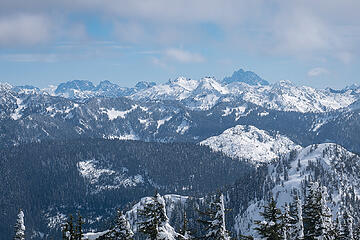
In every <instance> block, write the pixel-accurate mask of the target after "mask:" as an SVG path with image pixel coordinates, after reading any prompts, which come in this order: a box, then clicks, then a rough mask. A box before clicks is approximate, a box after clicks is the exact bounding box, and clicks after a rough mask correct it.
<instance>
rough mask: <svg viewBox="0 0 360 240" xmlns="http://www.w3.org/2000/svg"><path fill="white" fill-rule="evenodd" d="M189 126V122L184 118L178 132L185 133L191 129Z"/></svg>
mask: <svg viewBox="0 0 360 240" xmlns="http://www.w3.org/2000/svg"><path fill="white" fill-rule="evenodd" d="M189 127H190V126H189V123H188V122H187V121H186V120H183V121H182V122H181V124H180V125H179V126H178V127H177V129H176V132H177V133H179V134H181V135H183V134H184V133H185V132H186V131H187V130H189Z"/></svg>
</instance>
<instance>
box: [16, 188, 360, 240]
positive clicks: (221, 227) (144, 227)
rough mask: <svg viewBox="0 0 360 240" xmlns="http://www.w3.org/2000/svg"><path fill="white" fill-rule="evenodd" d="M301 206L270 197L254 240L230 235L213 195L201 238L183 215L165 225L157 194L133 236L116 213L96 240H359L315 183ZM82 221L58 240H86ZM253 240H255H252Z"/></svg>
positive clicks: (219, 197)
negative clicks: (179, 221)
mask: <svg viewBox="0 0 360 240" xmlns="http://www.w3.org/2000/svg"><path fill="white" fill-rule="evenodd" d="M303 199H304V201H303V202H302V200H301V197H300V193H299V192H298V191H294V194H293V199H292V201H291V202H290V203H289V204H287V203H285V205H284V206H283V208H282V210H281V209H280V208H278V207H277V203H276V201H275V200H274V198H273V197H271V199H270V201H269V202H268V203H267V205H265V206H264V209H263V211H262V212H260V215H261V216H262V218H263V219H259V220H257V221H254V223H253V230H254V232H255V233H256V234H254V236H250V235H248V236H245V235H239V236H235V235H234V234H231V233H230V232H229V231H228V230H227V228H226V224H225V214H226V211H227V210H226V209H225V203H224V195H223V194H222V193H220V192H219V193H218V194H216V196H215V198H213V199H212V200H211V201H210V203H209V205H208V207H207V209H206V210H205V211H200V210H199V209H197V211H198V212H199V216H200V218H199V219H197V221H198V222H199V223H201V224H202V225H203V230H204V231H203V232H202V234H201V235H199V234H197V233H196V232H194V231H193V230H191V229H189V228H188V222H189V221H188V219H187V216H186V213H185V212H184V216H183V225H182V227H181V229H179V230H178V231H175V229H174V227H172V226H171V225H170V223H169V218H168V216H167V213H166V206H165V200H164V198H163V197H162V196H161V195H160V194H158V193H156V194H155V196H153V197H151V198H147V199H146V200H145V203H144V204H143V207H142V208H138V209H137V223H136V230H137V233H138V234H137V235H138V236H135V234H134V232H133V229H132V228H131V225H130V222H129V220H128V219H127V217H126V215H125V214H124V213H123V211H121V210H119V209H118V210H117V217H116V219H115V221H114V224H113V227H111V228H110V229H109V230H106V231H104V232H102V233H101V234H99V236H98V237H97V238H96V239H97V240H113V239H115V240H134V239H148V240H190V239H209V240H230V239H241V240H246V239H247V240H251V239H259V238H260V239H267V240H315V239H319V240H338V239H339V240H356V239H360V227H359V225H357V226H355V223H354V219H353V216H352V211H351V209H349V208H348V207H347V206H341V207H340V208H339V209H337V211H336V216H333V215H332V212H331V210H330V208H329V206H328V202H327V201H328V200H327V199H328V195H327V189H326V187H324V186H321V185H320V184H319V183H318V182H309V184H308V185H307V188H306V193H305V196H304V198H303ZM82 224H83V219H82V217H81V215H80V213H78V215H77V220H76V223H75V224H74V218H73V217H72V215H70V216H69V218H68V219H67V220H66V222H65V223H64V224H63V226H62V239H63V240H81V239H84V238H83V237H84V236H85V235H86V234H84V232H83V228H82ZM24 231H25V225H24V213H23V211H22V210H20V212H19V214H18V219H17V223H16V225H15V237H14V239H16V240H25V234H24ZM255 235H256V236H255Z"/></svg>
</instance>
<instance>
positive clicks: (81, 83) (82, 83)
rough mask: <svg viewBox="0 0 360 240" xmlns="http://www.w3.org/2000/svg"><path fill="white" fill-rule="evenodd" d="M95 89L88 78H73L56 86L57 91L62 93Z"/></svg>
mask: <svg viewBox="0 0 360 240" xmlns="http://www.w3.org/2000/svg"><path fill="white" fill-rule="evenodd" d="M94 89H95V86H94V84H93V83H92V82H90V81H88V80H72V81H68V82H65V83H60V84H59V86H58V87H57V88H56V90H55V93H56V94H61V93H65V92H67V91H69V90H79V91H92V90H94Z"/></svg>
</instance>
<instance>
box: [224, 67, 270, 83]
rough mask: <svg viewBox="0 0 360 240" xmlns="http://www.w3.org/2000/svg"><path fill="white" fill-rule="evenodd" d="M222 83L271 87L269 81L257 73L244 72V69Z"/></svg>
mask: <svg viewBox="0 0 360 240" xmlns="http://www.w3.org/2000/svg"><path fill="white" fill-rule="evenodd" d="M222 82H223V83H224V84H229V83H233V82H243V83H246V84H249V85H253V86H259V85H269V82H268V81H266V80H264V79H262V78H261V77H259V75H257V74H256V73H254V72H251V71H244V70H243V69H240V70H238V71H235V72H234V73H233V75H232V76H231V77H225V78H224V79H223V81H222Z"/></svg>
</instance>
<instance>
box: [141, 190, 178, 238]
mask: <svg viewBox="0 0 360 240" xmlns="http://www.w3.org/2000/svg"><path fill="white" fill-rule="evenodd" d="M139 216H140V218H141V222H140V223H139V231H140V232H142V233H144V234H145V235H147V239H149V240H176V239H177V238H179V237H181V235H180V234H179V233H176V232H175V230H174V228H173V227H172V226H170V224H169V218H168V217H167V215H166V209H165V200H164V198H163V197H161V196H160V194H158V193H157V194H156V195H155V196H154V197H152V198H151V199H150V200H149V201H147V202H146V203H145V206H144V209H143V210H139Z"/></svg>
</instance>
